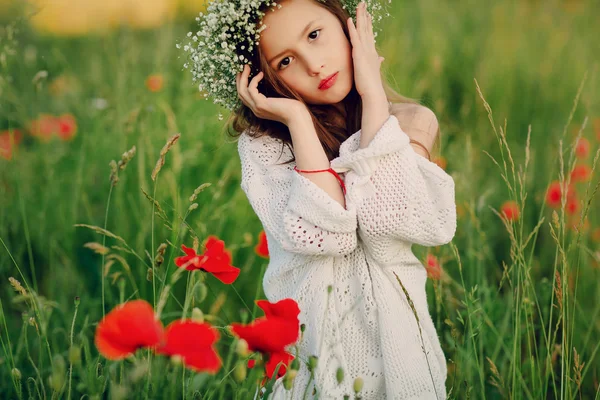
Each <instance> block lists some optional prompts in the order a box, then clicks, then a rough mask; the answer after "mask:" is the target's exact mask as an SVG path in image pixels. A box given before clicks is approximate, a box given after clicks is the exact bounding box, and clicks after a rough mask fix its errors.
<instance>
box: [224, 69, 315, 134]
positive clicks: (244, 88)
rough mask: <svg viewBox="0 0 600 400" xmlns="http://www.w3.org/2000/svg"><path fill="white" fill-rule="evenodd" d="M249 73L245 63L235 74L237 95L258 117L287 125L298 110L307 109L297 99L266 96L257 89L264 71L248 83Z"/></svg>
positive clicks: (297, 113)
mask: <svg viewBox="0 0 600 400" xmlns="http://www.w3.org/2000/svg"><path fill="white" fill-rule="evenodd" d="M249 74H250V68H249V67H248V65H247V64H246V65H244V70H243V71H242V72H238V73H237V75H236V78H235V80H236V84H237V92H238V97H239V98H240V99H241V100H242V103H244V104H245V105H246V106H247V107H249V108H250V109H251V110H252V112H253V113H254V115H256V116H257V117H258V118H262V119H270V120H273V121H278V122H281V123H283V124H285V125H289V124H290V121H291V119H292V118H294V117H296V116H298V115H300V113H299V110H302V111H308V110H307V109H306V106H305V105H304V104H303V103H301V102H300V101H298V100H294V99H286V98H278V97H266V96H265V95H264V94H262V93H260V92H259V91H258V82H259V81H260V80H261V79H262V77H263V76H264V73H263V72H262V71H261V72H259V73H258V75H256V76H255V77H254V78H252V80H251V81H250V84H249V85H248V75H249Z"/></svg>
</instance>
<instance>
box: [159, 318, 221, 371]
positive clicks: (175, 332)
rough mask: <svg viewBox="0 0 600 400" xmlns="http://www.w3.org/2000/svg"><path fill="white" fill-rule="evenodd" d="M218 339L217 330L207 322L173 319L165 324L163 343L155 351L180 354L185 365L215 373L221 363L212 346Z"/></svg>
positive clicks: (196, 369)
mask: <svg viewBox="0 0 600 400" xmlns="http://www.w3.org/2000/svg"><path fill="white" fill-rule="evenodd" d="M218 339H219V332H218V331H217V330H215V329H214V328H213V327H212V326H210V325H209V324H208V323H204V322H203V323H200V322H194V321H191V320H186V321H181V320H175V321H173V322H172V323H170V324H169V325H168V326H167V328H166V330H165V345H164V346H162V347H160V348H158V349H157V350H156V353H157V354H167V355H169V356H174V355H178V356H181V358H182V360H183V364H184V365H185V366H186V367H188V368H190V369H193V370H195V371H198V372H200V371H205V372H208V373H211V374H215V373H217V371H219V369H220V368H221V364H222V362H221V358H220V357H219V355H218V354H217V352H216V351H215V349H214V348H213V345H214V344H215V342H216V341H217V340H218Z"/></svg>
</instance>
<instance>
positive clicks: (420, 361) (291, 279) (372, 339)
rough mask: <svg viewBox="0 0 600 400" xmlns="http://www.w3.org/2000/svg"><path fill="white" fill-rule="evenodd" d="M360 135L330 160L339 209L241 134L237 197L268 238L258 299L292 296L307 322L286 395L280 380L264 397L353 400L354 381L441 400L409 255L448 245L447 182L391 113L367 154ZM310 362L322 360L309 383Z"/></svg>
mask: <svg viewBox="0 0 600 400" xmlns="http://www.w3.org/2000/svg"><path fill="white" fill-rule="evenodd" d="M360 134H361V131H360V130H359V131H358V132H356V133H354V134H353V135H352V136H350V137H349V138H348V139H346V140H345V141H344V142H343V143H342V145H341V147H340V152H339V157H337V158H335V159H333V160H332V161H331V167H332V168H333V169H334V170H335V171H336V172H338V173H339V174H340V176H342V177H343V179H344V182H345V184H346V189H347V193H346V208H344V207H343V206H342V205H340V204H339V203H338V202H337V201H335V200H333V199H332V198H331V197H330V196H329V194H328V193H327V192H325V191H324V190H323V189H321V188H320V187H319V186H318V185H316V184H315V183H313V182H312V181H311V180H309V179H307V178H306V177H304V176H302V175H301V174H299V173H298V172H296V171H294V170H293V168H294V166H295V163H290V164H286V165H278V164H281V163H282V162H285V161H287V160H289V159H291V157H292V154H291V152H290V150H289V149H288V148H287V147H284V151H283V153H281V141H279V140H278V139H274V138H271V137H268V136H263V137H261V138H257V139H253V138H251V137H250V136H248V135H247V134H245V133H243V134H242V136H240V138H239V141H238V151H239V155H240V160H241V165H242V182H241V188H242V190H243V191H244V192H245V193H246V196H247V198H248V201H249V202H250V205H251V206H252V208H253V210H254V212H255V213H256V215H257V216H258V218H259V219H260V221H261V222H262V224H263V228H264V230H265V233H266V236H267V242H268V249H269V255H270V260H269V265H268V267H267V270H266V272H265V275H264V278H263V288H264V292H265V295H266V297H267V299H268V300H269V301H271V302H276V301H279V300H281V299H284V298H288V297H289V298H293V299H295V300H296V301H297V302H298V305H299V307H300V315H299V319H300V323H303V324H305V325H306V330H305V332H304V334H303V336H302V339H301V340H300V341H299V343H298V347H299V354H298V356H299V358H300V365H301V367H300V370H299V372H298V375H297V376H296V379H295V381H294V387H293V389H292V390H289V391H287V390H285V389H284V388H283V386H282V380H281V379H279V380H278V381H277V383H276V385H275V391H274V393H273V396H272V397H271V398H272V399H276V400H281V399H294V400H295V399H302V398H303V395H304V391H305V388H307V385H308V388H307V393H308V395H307V398H313V397H312V393H313V390H315V389H316V391H317V392H318V394H319V398H320V399H341V398H343V396H344V395H349V396H350V398H353V393H354V392H353V390H352V385H353V382H354V379H355V378H357V377H361V378H362V379H363V381H364V386H363V390H362V391H361V398H362V399H364V400H368V399H373V400H375V399H377V400H380V399H436V398H437V399H445V398H446V387H445V380H446V375H447V369H446V359H445V356H444V353H443V351H442V348H441V346H440V342H439V339H438V336H437V333H436V331H435V326H434V324H433V321H432V319H431V316H430V314H429V310H428V306H427V298H426V292H425V283H426V279H427V273H426V270H425V268H424V266H423V264H422V263H421V262H420V261H419V260H418V259H417V258H416V257H415V255H414V254H413V253H412V249H411V246H412V244H413V243H417V244H419V245H423V246H440V245H443V244H446V243H449V242H450V241H451V240H452V238H453V237H454V234H455V231H456V204H455V194H454V181H453V179H452V177H451V176H450V175H448V174H447V173H446V172H445V171H444V170H443V169H441V168H440V167H439V166H438V165H437V164H435V163H433V162H430V161H428V160H427V159H426V158H424V157H422V156H420V155H418V154H417V153H416V152H415V151H414V150H413V148H412V147H411V146H410V144H409V140H410V139H409V137H408V135H407V134H406V133H405V132H404V131H403V130H402V129H401V127H400V125H399V123H398V119H397V118H396V117H395V116H394V115H390V117H389V118H388V119H387V120H386V122H385V123H384V124H383V125H382V127H381V128H380V129H379V131H378V132H377V133H376V135H375V137H374V138H373V139H372V141H371V142H370V143H369V145H368V146H367V147H366V148H363V149H360V148H359V143H360ZM394 273H395V274H396V275H397V276H398V277H399V279H400V280H401V281H402V284H403V285H404V287H405V288H406V290H407V292H408V294H409V297H410V299H411V300H412V302H413V304H414V307H415V311H416V313H417V316H418V321H417V318H416V317H415V314H414V313H413V311H412V309H411V307H410V304H409V302H408V300H407V298H406V295H405V294H404V292H403V290H402V287H401V286H400V284H399V283H398V281H397V279H396V276H395V275H394ZM329 285H332V287H333V290H332V292H331V293H330V294H329V295H328V293H327V287H328V286H329ZM418 324H419V325H420V328H421V333H420V331H419V325H418ZM288 350H289V351H291V352H292V353H294V347H292V346H290V348H289V349H288ZM310 355H315V356H317V357H318V358H319V360H318V365H317V368H316V370H315V371H314V377H313V378H312V379H310V378H311V377H310V372H309V371H308V369H307V367H306V365H305V363H306V362H307V361H308V357H309V356H310ZM338 367H342V368H343V370H344V380H343V381H342V383H341V384H338V383H337V380H336V370H337V368H338ZM309 380H310V384H309Z"/></svg>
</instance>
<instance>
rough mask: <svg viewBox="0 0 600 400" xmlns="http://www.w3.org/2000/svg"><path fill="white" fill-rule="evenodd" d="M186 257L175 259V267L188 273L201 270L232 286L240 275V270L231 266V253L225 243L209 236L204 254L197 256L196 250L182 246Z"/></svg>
mask: <svg viewBox="0 0 600 400" xmlns="http://www.w3.org/2000/svg"><path fill="white" fill-rule="evenodd" d="M181 249H182V250H183V251H184V252H185V254H186V255H185V256H181V257H177V258H175V265H177V266H178V267H185V269H187V270H188V271H193V270H195V269H200V270H203V271H205V272H210V273H211V274H213V275H214V276H215V278H217V279H218V280H220V281H221V282H223V283H226V284H231V283H233V282H234V281H235V280H236V279H237V277H238V276H239V275H240V269H239V268H236V267H234V266H232V265H231V253H230V252H229V251H228V250H226V249H225V242H223V241H222V240H219V239H217V238H216V237H215V236H212V235H211V236H209V238H208V240H207V242H206V251H205V252H204V254H196V252H195V251H194V249H192V248H189V247H186V246H185V245H181Z"/></svg>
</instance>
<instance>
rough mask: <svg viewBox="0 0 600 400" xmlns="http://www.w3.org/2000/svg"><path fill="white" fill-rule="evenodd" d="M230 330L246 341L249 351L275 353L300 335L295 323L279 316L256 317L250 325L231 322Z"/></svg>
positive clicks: (282, 349) (293, 341)
mask: <svg viewBox="0 0 600 400" xmlns="http://www.w3.org/2000/svg"><path fill="white" fill-rule="evenodd" d="M231 330H232V331H233V332H234V333H235V334H236V335H237V336H239V337H240V338H242V339H245V340H246V341H247V342H248V348H249V349H250V350H251V351H260V352H262V353H277V352H281V351H284V350H285V347H286V346H288V345H290V344H293V343H295V342H296V341H297V340H298V337H299V335H300V333H299V327H298V324H297V323H294V322H292V323H290V322H289V321H286V320H284V319H281V318H273V319H264V318H257V319H256V320H254V322H253V323H252V324H250V325H245V326H244V325H241V324H235V323H234V324H231Z"/></svg>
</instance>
